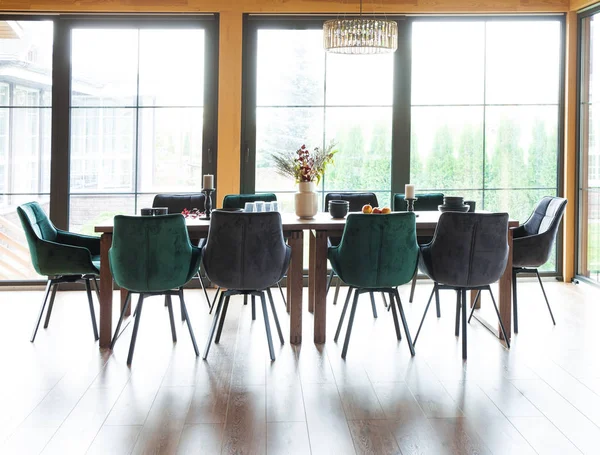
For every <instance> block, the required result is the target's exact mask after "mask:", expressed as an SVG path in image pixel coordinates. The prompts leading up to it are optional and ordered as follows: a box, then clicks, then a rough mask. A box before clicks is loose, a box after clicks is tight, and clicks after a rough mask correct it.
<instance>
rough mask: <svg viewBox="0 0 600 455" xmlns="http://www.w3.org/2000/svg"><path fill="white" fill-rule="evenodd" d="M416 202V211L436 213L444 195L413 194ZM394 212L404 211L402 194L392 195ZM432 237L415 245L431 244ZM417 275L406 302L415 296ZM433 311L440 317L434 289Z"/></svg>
mask: <svg viewBox="0 0 600 455" xmlns="http://www.w3.org/2000/svg"><path fill="white" fill-rule="evenodd" d="M415 197H416V198H417V200H416V201H415V204H414V208H415V210H416V211H421V212H436V211H437V210H438V205H442V204H443V203H444V193H417V194H415ZM394 211H396V212H405V211H406V201H405V200H404V193H397V194H395V195H394ZM432 238H433V237H431V236H427V237H423V236H420V237H417V243H418V244H419V245H424V244H426V243H429V242H431V239H432ZM417 273H418V270H417V271H415V276H414V277H413V279H412V283H411V285H410V297H409V298H408V301H409V302H410V303H412V301H413V297H414V296H415V285H416V284H417ZM435 292H436V294H435V309H436V312H437V317H438V318H439V317H440V316H441V313H440V297H439V294H438V291H437V288H436V289H435Z"/></svg>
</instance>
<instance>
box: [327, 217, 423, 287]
mask: <svg viewBox="0 0 600 455" xmlns="http://www.w3.org/2000/svg"><path fill="white" fill-rule="evenodd" d="M415 220H416V218H415V214H414V213H412V212H405V213H390V214H386V215H373V214H370V215H367V214H363V213H351V214H349V215H348V219H347V221H346V226H345V227H344V233H343V234H342V240H341V242H340V244H339V246H338V247H337V251H335V252H334V251H332V252H331V253H330V255H329V259H330V261H331V262H332V266H333V267H334V269H335V270H336V272H337V273H338V274H339V276H340V278H341V279H342V280H343V281H344V282H345V283H347V284H349V285H351V286H357V287H366V288H379V287H395V286H400V285H402V284H404V283H408V282H409V281H410V280H411V279H412V277H413V275H414V273H415V269H416V267H417V260H418V257H419V247H418V245H417V233H416V224H415Z"/></svg>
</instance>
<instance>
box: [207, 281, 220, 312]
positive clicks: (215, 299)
mask: <svg viewBox="0 0 600 455" xmlns="http://www.w3.org/2000/svg"><path fill="white" fill-rule="evenodd" d="M219 292H222V291H221V287H218V288H217V291H216V292H215V297H214V299H213V301H212V303H211V304H210V310H208V314H212V310H213V308H214V307H215V303H216V302H217V297H218V296H219Z"/></svg>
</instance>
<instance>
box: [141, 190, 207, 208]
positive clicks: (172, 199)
mask: <svg viewBox="0 0 600 455" xmlns="http://www.w3.org/2000/svg"><path fill="white" fill-rule="evenodd" d="M204 201H205V196H204V194H203V193H184V194H157V195H156V196H154V201H153V202H152V207H167V208H168V209H169V213H181V212H182V211H183V209H188V210H192V209H198V210H200V211H201V212H203V211H204Z"/></svg>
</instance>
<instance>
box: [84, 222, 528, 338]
mask: <svg viewBox="0 0 600 455" xmlns="http://www.w3.org/2000/svg"><path fill="white" fill-rule="evenodd" d="M415 213H416V215H417V219H416V227H417V235H418V236H432V235H433V233H434V232H435V229H436V226H437V222H438V219H439V216H440V212H433V211H432V212H415ZM373 216H385V215H373ZM281 219H282V226H283V232H284V236H285V238H286V239H287V242H288V245H289V246H290V247H291V250H292V254H291V261H290V267H289V269H288V273H287V305H288V312H289V315H290V316H289V317H290V343H292V344H300V343H301V342H302V310H303V293H302V290H303V276H304V233H305V232H307V233H308V235H309V239H310V241H309V264H308V310H309V311H310V312H312V313H313V322H314V342H315V343H325V341H326V327H327V306H326V297H327V238H328V237H330V236H332V237H340V236H341V234H342V232H343V230H344V226H345V224H346V220H345V219H333V218H331V216H330V215H329V213H327V212H322V213H318V214H317V215H316V216H315V217H314V218H313V219H309V220H307V219H300V218H298V217H297V216H296V215H295V214H291V213H282V215H281ZM186 225H187V229H188V233H189V236H190V239H192V240H193V241H195V240H196V239H200V238H204V237H206V236H207V235H208V230H209V226H210V221H208V220H202V219H198V218H187V219H186ZM516 226H518V222H517V221H515V220H510V221H509V227H516ZM95 231H96V232H99V233H101V238H100V261H101V262H100V324H99V325H100V327H99V328H100V347H101V348H107V347H109V346H110V340H111V336H112V318H113V309H112V303H113V279H112V275H111V272H110V264H109V260H108V250H109V249H110V247H111V245H112V234H113V224H112V222H110V223H105V224H102V225H98V226H96V227H95ZM507 240H508V246H509V255H508V262H507V265H506V270H505V271H504V274H503V275H502V277H501V278H500V281H499V283H498V294H499V295H498V301H499V311H500V317H501V319H502V322H503V323H504V327H505V328H506V332H507V336H508V337H510V334H511V320H512V305H511V289H512V288H511V277H512V231H511V230H510V229H509V231H508V239H507ZM125 295H126V291H125V290H121V305H123V303H124V300H125ZM474 295H475V294H474V293H472V300H473V296H474ZM475 317H476V318H478V319H479V320H480V322H482V323H483V324H484V325H486V326H487V327H488V328H489V329H490V330H491V331H492V332H493V333H494V334H495V335H496V336H498V337H499V338H502V334H501V331H500V329H499V325H497V324H493V323H489V322H487V321H486V320H484V319H482V317H481V316H479V315H475Z"/></svg>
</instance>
